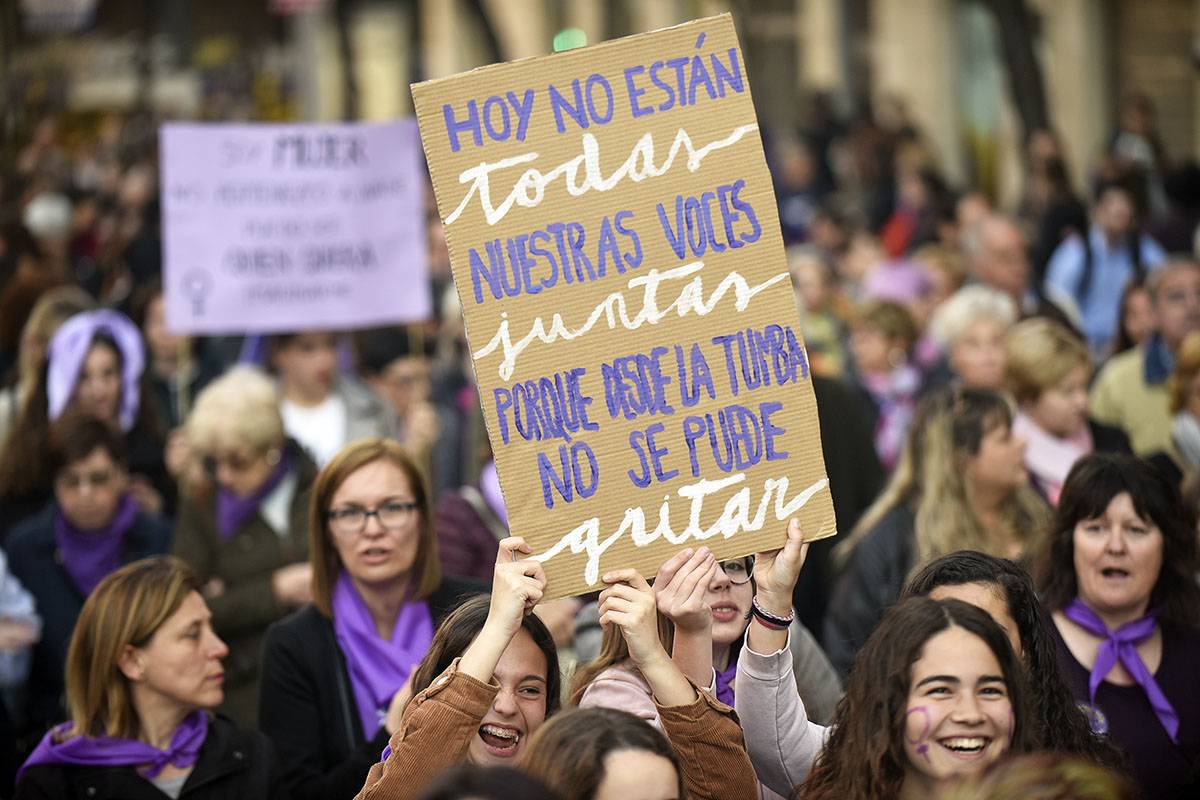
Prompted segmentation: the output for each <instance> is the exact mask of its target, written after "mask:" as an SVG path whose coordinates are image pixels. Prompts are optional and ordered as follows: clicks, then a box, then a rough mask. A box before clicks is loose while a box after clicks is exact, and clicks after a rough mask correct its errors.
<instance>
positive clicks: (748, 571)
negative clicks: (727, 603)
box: [721, 556, 754, 586]
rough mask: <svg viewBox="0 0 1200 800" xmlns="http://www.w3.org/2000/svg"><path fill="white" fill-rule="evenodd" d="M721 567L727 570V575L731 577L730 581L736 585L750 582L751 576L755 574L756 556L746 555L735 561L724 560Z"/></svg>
mask: <svg viewBox="0 0 1200 800" xmlns="http://www.w3.org/2000/svg"><path fill="white" fill-rule="evenodd" d="M721 569H722V570H724V572H725V577H726V578H729V582H730V583H732V584H734V585H735V586H741V585H742V584H745V583H749V582H750V578H751V577H752V576H753V575H754V556H746V557H745V558H739V559H736V560H734V561H722V562H721Z"/></svg>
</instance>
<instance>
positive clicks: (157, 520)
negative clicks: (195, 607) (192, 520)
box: [6, 414, 171, 736]
mask: <svg viewBox="0 0 1200 800" xmlns="http://www.w3.org/2000/svg"><path fill="white" fill-rule="evenodd" d="M49 462H50V463H51V464H52V465H53V472H54V500H53V501H52V502H51V503H50V504H49V505H48V506H46V508H44V509H43V510H42V511H41V512H40V513H39V514H37V515H36V516H34V517H31V518H29V519H27V520H25V521H24V522H23V523H21V524H20V525H18V526H17V527H16V528H15V529H14V530H13V532H12V535H11V536H10V537H9V540H8V544H7V547H6V549H7V551H8V556H9V561H10V565H11V567H12V571H13V574H14V575H16V576H17V578H18V579H19V580H20V581H21V583H22V584H24V585H25V587H26V588H27V589H28V590H29V592H30V593H31V594H33V596H34V599H35V601H36V603H37V610H38V613H39V614H40V615H41V617H42V620H43V627H42V638H41V641H40V642H38V644H37V645H35V647H34V651H33V665H32V669H31V672H30V677H29V684H28V695H27V696H28V700H27V708H26V709H25V711H26V714H25V718H26V725H25V728H26V732H27V734H30V735H34V736H40V735H41V734H42V732H43V731H45V729H46V728H47V727H48V726H49V725H51V724H53V723H55V722H58V721H60V720H61V719H62V718H63V716H64V714H65V712H66V709H65V708H64V707H63V705H62V690H63V664H64V662H65V661H66V659H67V644H68V642H69V641H70V639H71V631H72V629H74V627H75V621H76V620H77V619H78V618H79V612H80V610H81V609H82V608H83V604H84V600H86V599H87V597H88V595H89V594H91V592H92V590H93V589H95V587H96V584H98V583H99V582H100V580H101V579H102V578H104V576H105V575H108V574H109V573H110V572H112V571H114V570H116V569H117V568H118V567H120V566H121V565H122V564H126V563H128V562H130V561H135V560H137V559H139V558H144V557H146V556H150V555H155V554H159V553H165V552H166V551H167V549H168V548H169V546H170V540H171V529H170V525H169V523H168V522H167V521H166V520H165V519H163V518H162V517H159V516H158V515H156V514H150V513H147V512H145V511H143V510H141V509H140V508H139V507H138V505H137V503H136V502H134V499H133V495H132V493H131V492H130V488H129V487H130V478H129V471H128V467H127V460H126V453H125V443H124V439H123V438H122V436H121V434H120V432H119V431H117V430H116V429H115V428H113V427H112V426H111V425H109V424H108V423H107V422H105V421H103V420H101V419H98V418H96V417H91V416H86V415H82V414H71V415H68V416H65V417H63V418H62V419H60V420H59V421H58V422H56V423H55V424H54V425H53V426H52V427H51V429H50V447H49Z"/></svg>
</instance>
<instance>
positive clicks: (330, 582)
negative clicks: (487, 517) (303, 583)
mask: <svg viewBox="0 0 1200 800" xmlns="http://www.w3.org/2000/svg"><path fill="white" fill-rule="evenodd" d="M376 461H386V462H388V463H389V464H393V465H395V466H396V467H398V468H399V469H400V471H401V472H403V473H404V477H406V478H407V479H408V485H409V486H410V487H411V488H412V493H413V502H415V503H416V504H417V516H418V522H417V535H418V537H419V541H418V543H417V557H416V560H415V561H414V562H413V570H412V574H413V581H412V583H411V584H410V589H411V594H410V599H412V600H423V599H425V598H426V597H428V596H429V595H430V594H432V593H433V591H434V589H436V588H437V587H438V584H439V583H441V580H442V568H441V564H440V563H439V562H438V555H437V543H436V542H435V541H434V536H433V522H432V518H431V515H430V512H429V492H428V491H427V490H426V488H425V479H424V477H423V476H422V475H421V471H420V470H419V469H417V465H416V464H415V463H414V462H413V460H412V457H411V456H409V455H408V453H407V452H406V451H405V449H404V448H403V447H402V446H401V445H400V444H399V442H396V441H393V440H392V439H384V438H381V437H374V438H370V439H359V440H358V441H356V442H351V443H350V444H348V445H346V446H345V447H343V448H342V449H341V451H340V452H338V454H337V455H336V456H334V457H333V459H332V460H331V461H330V462H329V463H328V464H326V465H325V468H324V469H322V470H321V473H320V474H319V475H317V479H316V481H315V482H314V483H313V488H312V501H311V502H310V504H309V512H308V536H309V545H308V552H309V560H310V561H311V562H312V573H313V577H312V594H313V605H315V606H316V607H317V610H318V611H320V612H321V613H322V614H324V615H325V616H326V617H332V616H333V587H334V584H336V583H337V579H338V573H339V572H341V570H342V559H341V558H340V557H339V556H338V553H337V548H336V547H334V546H333V534H332V532H331V531H330V530H329V511H330V505H331V504H332V503H333V496H334V495H335V494H337V490H338V489H340V488H341V486H342V484H343V483H345V482H346V479H347V478H349V477H350V476H351V475H352V474H354V473H355V472H357V471H358V470H360V469H362V468H363V467H365V466H367V465H368V464H372V463H374V462H376Z"/></svg>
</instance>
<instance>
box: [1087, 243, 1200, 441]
mask: <svg viewBox="0 0 1200 800" xmlns="http://www.w3.org/2000/svg"><path fill="white" fill-rule="evenodd" d="M1150 296H1151V298H1152V300H1153V302H1154V310H1155V313H1156V315H1157V316H1158V333H1157V334H1155V335H1154V336H1152V337H1150V339H1149V341H1147V343H1146V344H1145V345H1143V346H1141V347H1136V348H1134V349H1132V350H1128V351H1126V352H1124V353H1121V354H1120V355H1118V356H1114V357H1113V358H1112V359H1111V360H1110V361H1109V362H1108V363H1107V364H1106V365H1105V366H1104V369H1102V370H1101V371H1100V375H1099V376H1098V377H1097V378H1096V382H1095V384H1094V385H1093V386H1092V392H1091V397H1090V400H1089V406H1088V407H1089V410H1090V412H1091V416H1092V417H1093V418H1094V419H1096V421H1098V422H1104V423H1107V424H1109V425H1116V426H1117V427H1119V428H1121V429H1123V430H1124V431H1125V432H1126V433H1127V434H1129V440H1130V443H1131V444H1132V445H1133V450H1134V452H1135V453H1137V454H1138V455H1140V456H1147V455H1150V454H1152V453H1159V452H1164V451H1169V450H1170V449H1171V411H1170V400H1169V392H1168V390H1167V379H1168V378H1169V377H1170V376H1171V371H1172V370H1173V369H1174V367H1175V353H1176V352H1177V350H1178V349H1179V345H1180V344H1181V343H1182V342H1183V340H1184V338H1185V337H1186V336H1187V335H1188V334H1189V333H1192V332H1193V331H1196V330H1200V264H1198V263H1196V262H1195V261H1173V262H1170V263H1168V264H1167V265H1165V266H1164V267H1163V268H1162V269H1160V270H1158V271H1157V272H1155V273H1153V274H1152V275H1151V276H1150Z"/></svg>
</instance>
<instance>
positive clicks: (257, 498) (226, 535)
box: [217, 447, 292, 542]
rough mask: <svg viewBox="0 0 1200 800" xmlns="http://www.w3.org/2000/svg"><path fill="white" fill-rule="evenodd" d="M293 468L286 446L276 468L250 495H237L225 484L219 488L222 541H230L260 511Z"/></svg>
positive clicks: (218, 498)
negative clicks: (263, 503)
mask: <svg viewBox="0 0 1200 800" xmlns="http://www.w3.org/2000/svg"><path fill="white" fill-rule="evenodd" d="M291 468H292V457H291V454H290V453H289V452H288V451H287V448H286V447H285V448H284V451H283V455H281V456H280V458H279V463H278V464H276V465H275V469H274V470H272V471H271V474H270V475H268V476H267V479H266V481H264V482H263V485H262V486H260V487H258V488H257V489H255V490H254V492H253V493H252V494H251V495H250V496H249V497H241V496H239V495H236V494H234V493H233V492H231V491H229V490H228V489H226V488H225V487H224V486H221V487H218V488H217V533H218V534H220V536H221V540H222V541H225V542H227V541H229V539H230V538H231V537H232V536H233V535H234V534H235V533H237V531H238V528H240V527H242V525H244V524H245V523H246V521H247V520H249V519H250V518H251V517H253V516H254V515H255V514H256V513H258V507H259V506H261V505H262V501H263V500H266V499H267V497H268V496H269V495H270V494H271V492H273V491H275V490H276V489H278V488H279V484H281V483H283V479H284V478H286V477H287V474H288V471H289V470H290V469H291Z"/></svg>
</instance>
